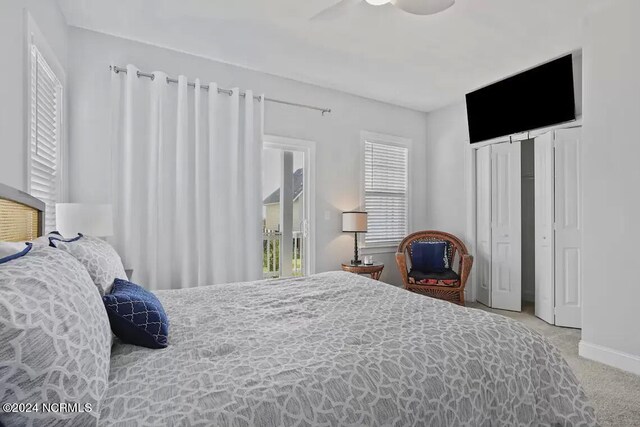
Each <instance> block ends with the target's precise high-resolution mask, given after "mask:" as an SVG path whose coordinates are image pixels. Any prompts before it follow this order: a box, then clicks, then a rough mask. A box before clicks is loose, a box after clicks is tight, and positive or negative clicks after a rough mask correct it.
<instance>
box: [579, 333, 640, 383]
mask: <svg viewBox="0 0 640 427" xmlns="http://www.w3.org/2000/svg"><path fill="white" fill-rule="evenodd" d="M578 354H579V355H580V356H582V357H585V358H587V359H591V360H595V361H596V362H600V363H604V364H605V365H609V366H613V367H614V368H618V369H622V370H623V371H627V372H631V373H632V374H636V375H640V356H636V355H633V354H629V353H625V352H622V351H618V350H614V349H611V348H608V347H604V346H601V345H597V344H591V343H589V342H586V341H583V340H580V344H579V345H578Z"/></svg>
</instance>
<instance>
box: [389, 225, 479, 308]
mask: <svg viewBox="0 0 640 427" xmlns="http://www.w3.org/2000/svg"><path fill="white" fill-rule="evenodd" d="M429 241H430V242H446V243H448V245H447V252H448V261H449V265H450V266H451V269H450V270H448V271H447V272H446V273H445V274H441V273H440V274H438V273H433V274H430V273H429V272H419V271H414V270H413V269H412V268H411V259H412V252H411V250H412V246H413V244H414V243H416V242H429ZM456 260H458V263H457V269H456V268H454V267H455V265H456V264H455V261H456ZM396 263H397V264H398V269H399V270H400V274H401V275H402V282H403V283H404V288H405V289H407V290H409V291H411V292H416V293H420V294H424V295H428V296H430V297H433V298H438V299H443V300H446V301H450V302H453V303H455V304H459V305H464V287H465V285H466V283H467V279H468V278H469V273H470V272H471V266H472V265H473V256H471V255H469V252H468V251H467V248H466V246H465V245H464V243H462V241H461V240H460V239H458V238H457V237H456V236H454V235H452V234H449V233H445V232H443V231H433V230H429V231H418V232H417V233H413V234H410V235H408V236H407V237H405V238H404V240H403V241H402V242H401V243H400V245H399V246H398V250H397V251H396ZM455 270H457V271H455Z"/></svg>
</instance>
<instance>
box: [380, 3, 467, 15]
mask: <svg viewBox="0 0 640 427" xmlns="http://www.w3.org/2000/svg"><path fill="white" fill-rule="evenodd" d="M390 3H392V4H393V5H395V6H396V7H397V8H398V9H402V10H404V11H405V12H408V13H413V14H414V15H433V14H434V13H439V12H442V11H443V10H445V9H448V8H450V7H451V6H453V4H454V3H455V0H391V1H390Z"/></svg>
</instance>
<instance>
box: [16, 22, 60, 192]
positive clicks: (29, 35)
mask: <svg viewBox="0 0 640 427" xmlns="http://www.w3.org/2000/svg"><path fill="white" fill-rule="evenodd" d="M24 21H25V29H26V32H25V48H26V51H25V52H24V57H25V60H24V67H25V68H24V69H25V70H26V71H27V72H25V73H24V74H25V81H26V84H25V86H24V99H25V111H24V117H25V120H24V134H25V135H26V138H25V153H26V155H25V158H26V159H25V161H26V169H25V176H24V180H25V186H24V187H25V188H26V189H27V193H30V192H31V180H30V179H29V178H30V177H29V174H30V171H31V138H32V135H31V83H32V82H31V67H32V65H33V64H32V58H31V47H32V46H34V45H35V46H36V48H37V49H38V51H39V52H40V54H41V55H42V56H43V57H44V59H45V61H46V62H47V65H49V67H50V68H51V70H52V71H53V73H54V74H55V76H56V78H57V79H58V80H59V81H60V84H61V85H62V97H61V98H62V99H61V100H60V141H59V142H60V147H59V150H58V167H59V171H58V175H57V177H58V178H57V179H58V182H57V190H58V195H57V202H59V203H61V202H64V201H66V200H67V196H68V180H67V158H68V146H67V127H66V122H67V121H66V109H67V106H66V99H67V96H66V93H67V76H66V73H65V71H64V67H63V66H62V64H61V63H60V61H59V60H58V58H57V56H56V55H55V53H54V51H53V49H52V48H51V46H50V45H49V43H48V42H47V40H46V38H45V37H44V35H43V34H42V32H41V31H40V28H39V27H38V25H37V24H36V22H35V20H34V19H33V17H32V16H31V14H30V13H29V11H28V10H26V9H25V15H24Z"/></svg>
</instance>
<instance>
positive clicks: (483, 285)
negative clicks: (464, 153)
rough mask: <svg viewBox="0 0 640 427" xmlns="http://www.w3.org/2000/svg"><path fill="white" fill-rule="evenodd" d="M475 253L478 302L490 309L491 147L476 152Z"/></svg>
mask: <svg viewBox="0 0 640 427" xmlns="http://www.w3.org/2000/svg"><path fill="white" fill-rule="evenodd" d="M476 174H477V179H476V194H477V199H476V200H477V203H476V209H477V217H476V221H477V224H476V236H477V249H476V250H477V253H476V259H475V268H476V277H477V278H478V279H477V280H478V286H477V288H476V289H477V295H476V299H477V300H478V302H480V303H482V304H484V305H486V306H488V307H491V146H490V145H487V146H486V147H482V148H480V149H478V150H476Z"/></svg>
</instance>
